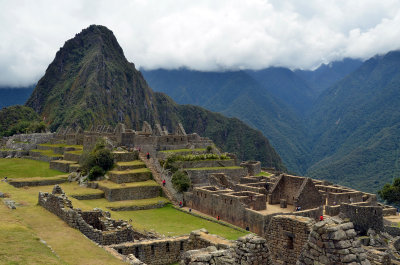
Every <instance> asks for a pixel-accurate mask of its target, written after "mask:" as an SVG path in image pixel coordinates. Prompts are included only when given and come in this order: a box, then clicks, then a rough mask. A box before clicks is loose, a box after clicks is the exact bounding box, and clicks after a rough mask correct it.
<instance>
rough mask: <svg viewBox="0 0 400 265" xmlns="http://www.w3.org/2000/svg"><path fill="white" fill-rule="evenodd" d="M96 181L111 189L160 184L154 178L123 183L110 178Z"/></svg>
mask: <svg viewBox="0 0 400 265" xmlns="http://www.w3.org/2000/svg"><path fill="white" fill-rule="evenodd" d="M95 182H96V183H98V184H99V186H103V187H106V188H109V189H119V188H130V187H139V186H159V185H158V184H157V182H155V181H154V180H146V181H140V182H131V183H122V184H117V183H115V182H112V181H108V180H102V181H95Z"/></svg>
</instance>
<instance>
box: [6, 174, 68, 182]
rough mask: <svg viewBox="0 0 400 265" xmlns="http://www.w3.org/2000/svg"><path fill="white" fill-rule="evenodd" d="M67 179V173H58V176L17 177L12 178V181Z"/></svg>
mask: <svg viewBox="0 0 400 265" xmlns="http://www.w3.org/2000/svg"><path fill="white" fill-rule="evenodd" d="M67 179H68V175H60V176H55V177H46V178H44V177H33V178H19V179H15V180H13V181H14V182H25V181H31V182H35V181H42V180H67Z"/></svg>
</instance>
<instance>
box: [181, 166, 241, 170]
mask: <svg viewBox="0 0 400 265" xmlns="http://www.w3.org/2000/svg"><path fill="white" fill-rule="evenodd" d="M241 168H242V167H239V166H232V167H197V168H185V170H221V169H241Z"/></svg>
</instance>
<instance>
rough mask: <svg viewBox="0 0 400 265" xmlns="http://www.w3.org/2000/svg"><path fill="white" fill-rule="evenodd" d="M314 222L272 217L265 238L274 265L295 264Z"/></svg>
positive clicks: (302, 218)
mask: <svg viewBox="0 0 400 265" xmlns="http://www.w3.org/2000/svg"><path fill="white" fill-rule="evenodd" d="M314 222H315V221H314V220H313V219H311V218H308V217H302V216H294V215H276V216H274V217H272V220H271V222H270V224H269V227H268V232H267V234H266V237H267V242H268V248H269V251H270V255H271V259H272V261H273V262H274V264H296V261H297V259H298V257H299V256H300V253H301V251H302V249H303V246H304V245H305V244H306V242H307V239H308V235H309V233H310V231H311V227H312V225H313V224H314Z"/></svg>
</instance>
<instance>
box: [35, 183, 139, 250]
mask: <svg viewBox="0 0 400 265" xmlns="http://www.w3.org/2000/svg"><path fill="white" fill-rule="evenodd" d="M38 203H39V205H40V206H42V207H44V208H45V209H47V210H48V211H50V212H51V213H53V214H55V215H57V216H58V217H60V218H61V219H62V220H64V221H65V222H66V223H67V224H68V225H69V226H71V227H73V228H76V229H78V230H79V231H81V232H82V233H83V234H84V235H85V236H87V237H88V238H89V239H91V240H93V241H94V242H96V243H98V244H101V245H110V244H118V243H122V242H127V241H133V240H134V237H135V235H137V234H138V233H137V232H135V231H133V229H132V227H131V226H130V225H128V224H127V223H125V222H123V221H115V220H113V219H111V218H109V217H110V214H109V213H107V212H103V211H101V210H100V209H97V210H94V211H88V212H83V211H81V210H79V209H73V207H72V203H71V201H70V200H69V199H68V197H67V196H66V195H65V194H64V192H63V191H62V189H61V188H60V187H59V186H58V185H55V186H54V189H53V192H52V193H47V192H39V200H38Z"/></svg>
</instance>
